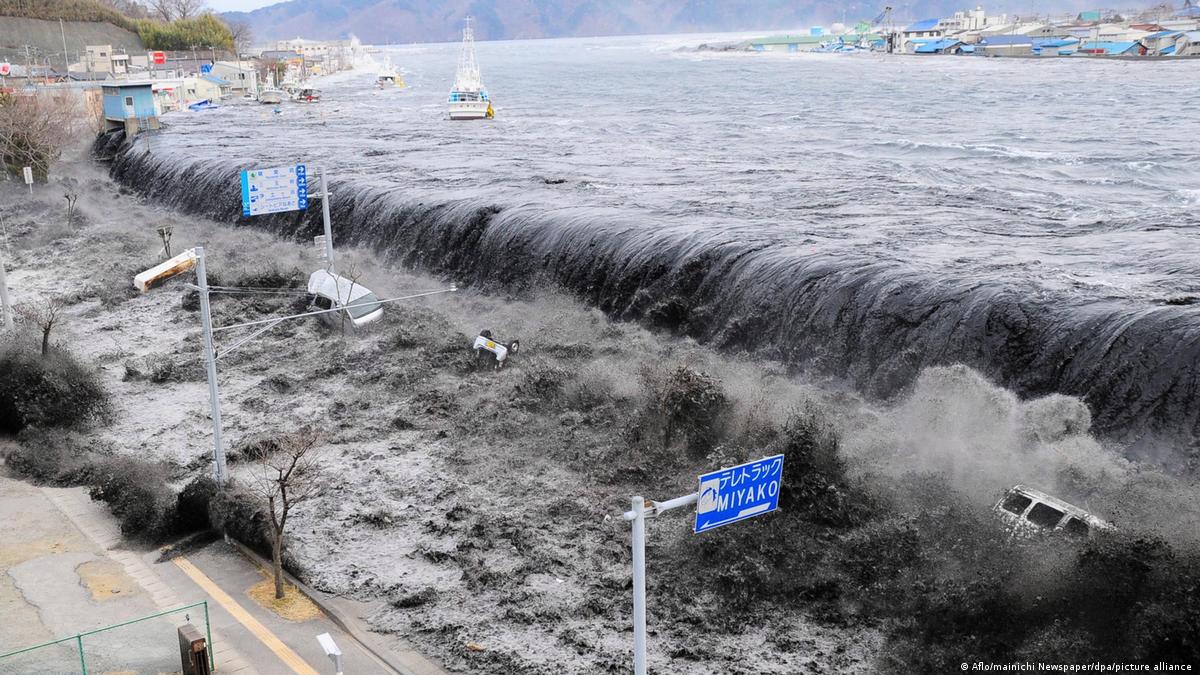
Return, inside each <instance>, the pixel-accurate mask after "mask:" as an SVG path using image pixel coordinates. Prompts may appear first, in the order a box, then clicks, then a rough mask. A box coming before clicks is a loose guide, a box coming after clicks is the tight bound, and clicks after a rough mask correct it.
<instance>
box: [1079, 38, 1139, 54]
mask: <svg viewBox="0 0 1200 675" xmlns="http://www.w3.org/2000/svg"><path fill="white" fill-rule="evenodd" d="M1140 49H1145V47H1142V46H1141V45H1140V44H1139V43H1137V42H1104V41H1092V42H1084V43H1081V44H1080V45H1079V49H1077V50H1076V51H1075V55H1076V56H1080V55H1090V56H1131V55H1133V54H1136V53H1138V50H1140Z"/></svg>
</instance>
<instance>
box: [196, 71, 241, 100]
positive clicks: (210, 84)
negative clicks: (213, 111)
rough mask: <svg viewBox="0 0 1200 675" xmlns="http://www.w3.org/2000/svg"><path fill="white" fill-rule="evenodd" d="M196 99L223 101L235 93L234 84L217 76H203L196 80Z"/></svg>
mask: <svg viewBox="0 0 1200 675" xmlns="http://www.w3.org/2000/svg"><path fill="white" fill-rule="evenodd" d="M195 89H196V98H198V99H205V98H206V99H208V100H210V101H213V102H216V101H223V100H225V99H226V98H229V95H230V93H231V92H232V91H233V83H232V82H230V81H229V80H226V79H224V78H221V77H217V76H216V75H201V76H200V77H198V78H196V87H195Z"/></svg>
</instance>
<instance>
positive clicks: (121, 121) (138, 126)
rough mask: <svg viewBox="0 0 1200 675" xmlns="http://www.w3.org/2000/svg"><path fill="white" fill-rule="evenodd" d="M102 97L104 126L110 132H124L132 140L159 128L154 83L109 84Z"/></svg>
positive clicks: (102, 92) (104, 87) (104, 88)
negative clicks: (135, 135)
mask: <svg viewBox="0 0 1200 675" xmlns="http://www.w3.org/2000/svg"><path fill="white" fill-rule="evenodd" d="M101 94H102V96H103V109H104V123H105V126H106V127H107V128H108V129H109V130H112V129H120V128H124V129H125V133H126V134H127V135H129V136H132V135H134V134H136V133H137V132H138V131H142V130H145V129H157V128H158V105H157V104H156V103H155V100H154V91H153V89H152V85H151V83H150V82H107V83H105V84H104V86H103V87H101Z"/></svg>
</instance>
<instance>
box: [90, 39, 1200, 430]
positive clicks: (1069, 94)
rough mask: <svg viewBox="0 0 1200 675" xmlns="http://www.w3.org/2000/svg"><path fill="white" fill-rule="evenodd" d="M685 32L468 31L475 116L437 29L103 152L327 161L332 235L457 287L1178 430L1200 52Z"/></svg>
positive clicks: (1193, 283) (217, 182) (1196, 324)
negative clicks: (475, 74)
mask: <svg viewBox="0 0 1200 675" xmlns="http://www.w3.org/2000/svg"><path fill="white" fill-rule="evenodd" d="M702 41H704V38H700V37H694V38H679V37H672V38H610V39H574V40H546V41H519V42H501V43H483V44H480V45H479V59H480V62H481V65H482V68H483V75H484V80H485V82H486V83H487V84H488V87H489V89H490V91H491V93H492V97H493V99H494V100H495V102H496V110H497V118H496V119H495V120H494V121H491V122H478V123H452V122H449V121H447V120H446V119H445V103H444V101H445V97H446V92H447V91H448V88H449V86H450V84H451V82H452V80H453V74H454V68H455V65H456V58H457V45H431V46H414V47H405V48H395V49H391V50H389V51H388V53H389V54H390V56H391V58H392V60H393V61H394V62H396V63H398V64H399V65H400V66H401V67H402V68H403V69H404V71H405V79H406V81H407V83H408V85H409V88H408V89H407V90H403V91H399V90H388V91H380V90H377V89H375V88H374V86H373V84H374V73H373V72H365V71H359V72H356V73H349V74H343V75H338V76H335V77H334V78H331V79H329V80H327V81H326V82H324V83H323V85H322V86H323V90H324V93H325V100H324V101H323V102H321V103H319V104H316V105H300V104H293V105H285V106H284V107H283V111H282V114H278V115H276V114H273V113H272V111H271V110H270V108H269V107H266V106H226V107H223V108H221V109H220V110H215V111H208V112H204V113H178V114H174V115H171V116H168V118H167V119H166V122H167V123H168V124H169V129H168V130H167V131H165V132H164V133H161V134H159V135H156V136H154V137H153V139H152V140H151V141H150V144H149V148H150V150H149V153H147V151H146V147H147V144H146V143H145V142H143V141H139V142H138V143H137V144H136V146H135V147H134V148H132V149H131V148H125V149H124V150H123V151H122V152H121V153H120V154H119V156H118V157H117V161H116V162H115V163H114V165H113V173H114V175H115V176H116V177H117V178H118V179H120V180H122V181H123V182H125V183H126V184H128V185H130V186H132V187H135V188H137V189H139V190H142V191H144V192H145V193H147V194H148V195H150V196H151V197H153V198H156V199H160V200H163V201H165V202H167V203H169V204H172V205H176V206H179V207H182V208H187V209H190V210H193V211H196V212H201V213H204V214H207V215H210V216H214V217H217V218H220V219H225V220H231V221H232V220H237V219H239V218H240V196H239V190H238V186H237V176H236V174H235V171H236V170H237V169H239V168H246V167H249V166H252V165H253V166H272V165H276V164H283V163H288V162H293V161H305V162H308V163H309V164H310V165H311V164H324V165H325V166H328V167H329V169H330V171H331V176H332V177H333V182H332V184H333V189H334V191H335V196H334V200H333V206H334V227H335V237H336V239H337V240H338V241H340V242H343V243H358V244H364V245H371V246H375V247H378V248H380V249H381V250H386V251H389V252H391V253H392V254H393V255H394V256H395V257H396V259H397V260H398V261H402V262H404V263H408V264H414V265H418V266H422V267H425V268H427V269H431V270H433V271H435V272H439V273H447V274H450V275H452V276H453V277H454V278H456V279H459V280H461V281H469V282H470V281H473V282H484V281H486V282H489V283H508V284H525V283H541V282H546V281H550V282H554V283H556V284H558V285H560V286H562V287H564V288H566V289H568V290H570V291H572V292H575V293H576V294H578V295H579V296H580V297H582V298H584V299H585V300H587V301H589V302H592V303H594V304H596V305H598V306H600V307H602V308H603V309H605V310H606V311H608V312H610V313H611V314H613V315H615V316H617V317H621V318H629V319H637V320H641V321H645V322H647V323H650V324H652V325H656V326H660V327H664V328H668V329H670V330H673V331H676V332H678V333H682V334H687V335H692V336H695V337H697V338H700V339H703V340H707V341H709V342H711V343H713V344H715V345H717V346H720V347H726V348H734V349H747V350H754V351H758V352H760V353H762V354H764V355H767V356H771V357H774V358H781V359H784V360H786V361H788V362H790V363H793V364H796V365H803V366H807V367H812V368H815V369H818V370H820V371H822V372H826V373H832V374H836V375H840V376H845V377H846V378H847V379H848V380H849V381H852V382H853V383H855V384H856V385H857V386H859V387H861V388H862V389H863V390H865V391H867V392H869V393H872V394H875V395H883V396H887V395H890V394H892V393H895V392H896V391H898V390H899V389H900V388H902V387H905V386H907V385H908V384H909V383H911V382H912V380H913V378H914V377H915V375H916V374H917V373H918V372H919V371H920V370H921V369H922V368H924V367H926V366H929V365H934V364H944V363H952V362H962V363H967V364H969V365H971V366H973V367H975V368H977V369H979V370H981V371H982V372H984V373H985V374H987V375H988V376H990V377H992V378H994V379H996V380H997V381H999V382H1001V383H1003V384H1004V385H1006V386H1009V387H1012V388H1013V389H1015V390H1016V391H1018V392H1020V393H1022V394H1026V395H1032V394H1043V393H1048V392H1053V391H1057V392H1063V393H1068V394H1074V395H1078V396H1081V397H1083V398H1084V400H1086V401H1087V402H1088V404H1089V405H1090V406H1091V408H1092V410H1093V412H1094V413H1095V417H1096V425H1097V426H1098V427H1099V428H1100V429H1101V430H1103V431H1105V432H1107V433H1109V434H1111V435H1113V436H1114V437H1119V438H1123V439H1125V440H1128V441H1134V440H1136V439H1138V438H1146V436H1145V432H1147V431H1155V432H1159V433H1168V434H1170V435H1172V436H1175V435H1177V434H1178V435H1182V436H1183V437H1184V438H1185V439H1193V438H1195V437H1196V436H1197V434H1198V433H1200V405H1198V402H1200V371H1198V368H1197V366H1198V365H1200V299H1197V297H1198V296H1200V255H1198V254H1200V161H1198V158H1197V152H1196V151H1197V140H1198V139H1200V88H1198V87H1196V85H1195V82H1196V73H1197V67H1198V66H1197V64H1196V63H1195V62H1175V63H1172V62H1155V63H1124V62H1106V61H1098V60H1078V59H1056V60H1050V61H1034V60H1023V59H985V58H974V57H936V58H935V57H931V58H920V57H885V56H878V55H861V56H858V55H856V56H840V55H811V54H800V55H768V54H717V53H703V52H695V51H687V50H679V49H678V47H680V46H682V45H684V44H685V43H686V44H692V45H695V44H698V43H699V42H702ZM112 147H113V144H112V143H110V149H111V148H112ZM257 224H259V225H262V226H264V227H268V228H271V229H273V230H276V231H279V232H281V233H284V234H287V235H293V236H311V235H313V234H317V233H318V232H319V231H320V215H319V210H318V209H312V210H311V212H310V213H309V214H307V215H306V216H303V217H298V216H295V215H285V216H276V217H270V218H264V219H260V222H258V223H257ZM1192 303H1195V304H1192ZM1155 435H1156V436H1157V434H1155Z"/></svg>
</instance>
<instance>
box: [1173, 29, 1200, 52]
mask: <svg viewBox="0 0 1200 675" xmlns="http://www.w3.org/2000/svg"><path fill="white" fill-rule="evenodd" d="M1172 53H1173V54H1174V55H1175V56H1200V31H1189V32H1187V33H1182V34H1180V35H1179V36H1178V37H1176V38H1175V49H1174V51H1173V52H1172Z"/></svg>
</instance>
